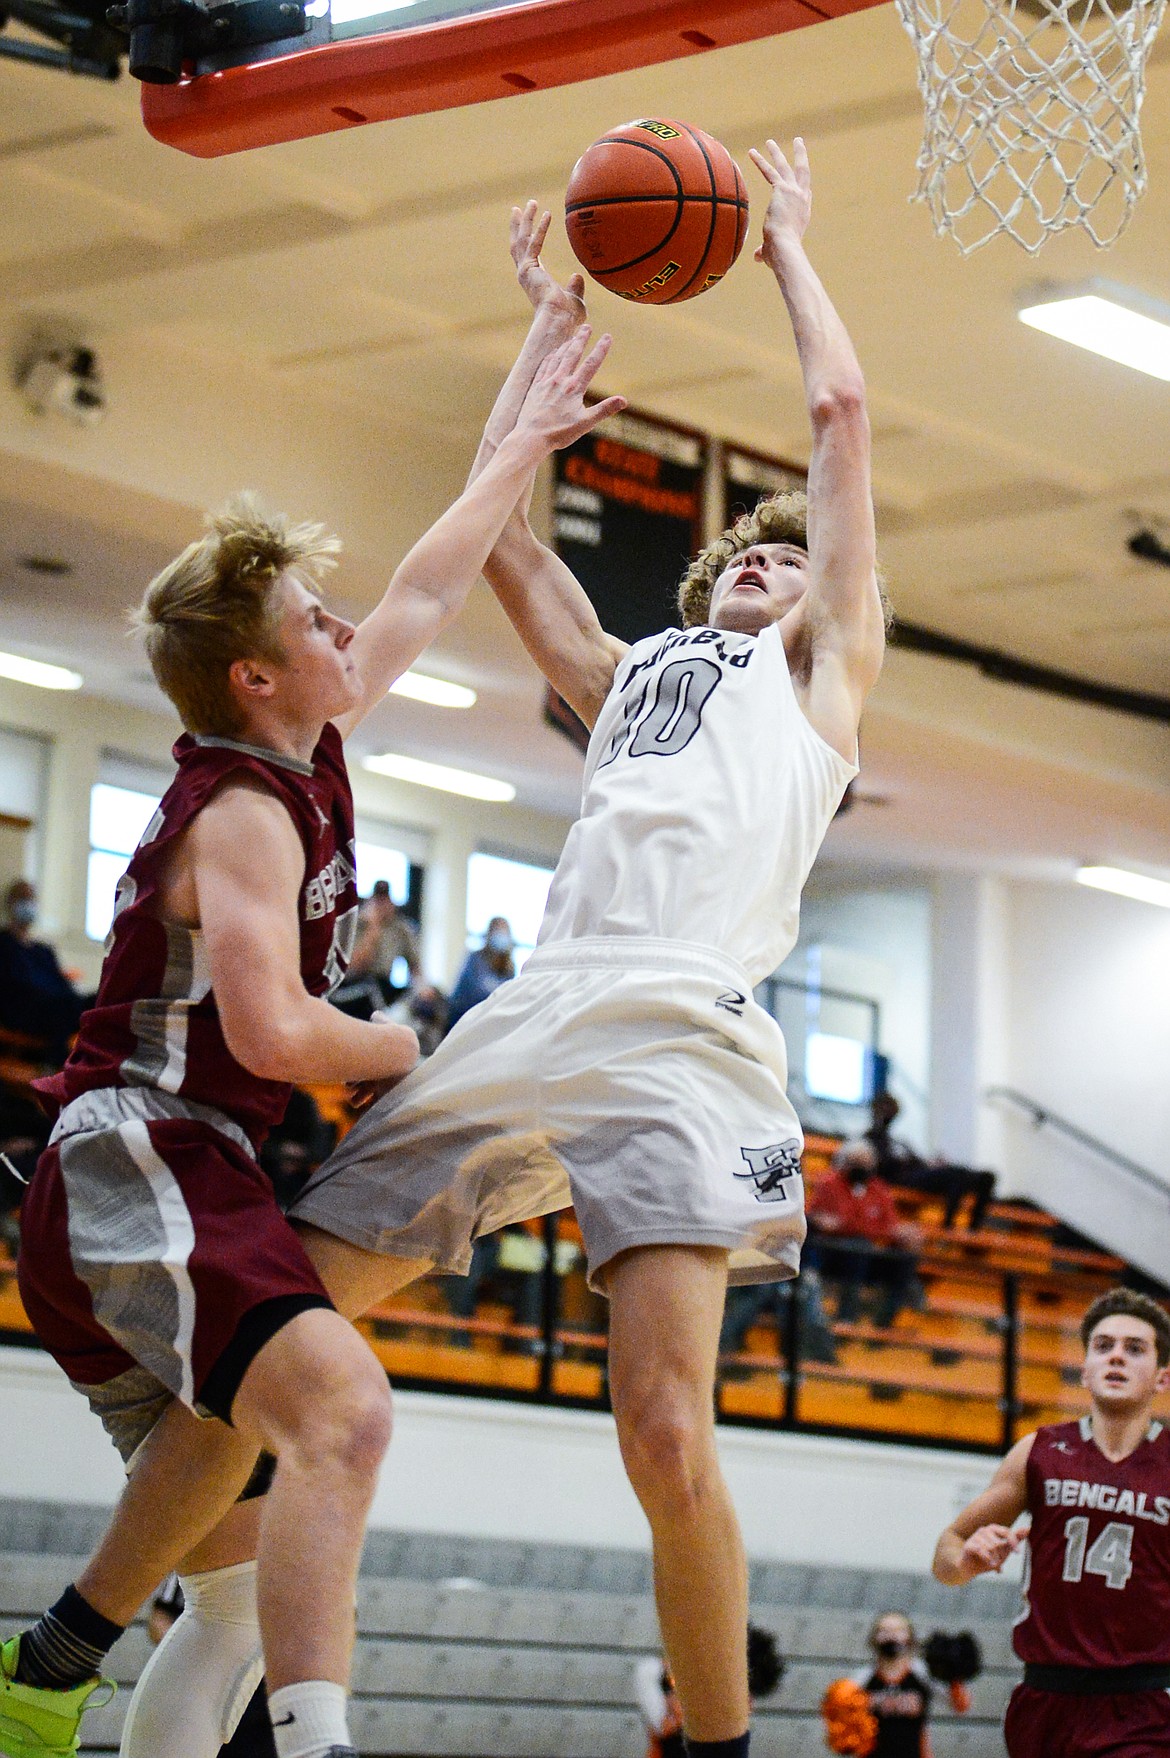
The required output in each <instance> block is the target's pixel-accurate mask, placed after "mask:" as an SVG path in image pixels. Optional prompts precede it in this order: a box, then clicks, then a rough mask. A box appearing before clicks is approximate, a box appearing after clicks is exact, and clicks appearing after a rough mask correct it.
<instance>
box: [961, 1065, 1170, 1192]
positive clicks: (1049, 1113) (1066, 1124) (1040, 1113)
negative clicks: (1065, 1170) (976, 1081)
mask: <svg viewBox="0 0 1170 1758" xmlns="http://www.w3.org/2000/svg"><path fill="white" fill-rule="evenodd" d="M983 1097H984V1098H985V1099H986V1100H988V1101H989V1102H991V1103H994V1101H995V1100H996V1099H1006V1100H1007V1102H1008V1103H1009V1104H1011V1105H1015V1106H1016V1107H1017V1108H1018V1109H1019V1110H1021V1111H1026V1112H1027V1113H1028V1115H1029V1117H1030V1118H1031V1120H1032V1125H1033V1127H1034V1128H1035V1129H1054V1130H1055V1131H1056V1132H1057V1134H1058V1135H1064V1136H1067V1137H1068V1139H1069V1140H1070V1141H1075V1142H1076V1143H1077V1145H1078V1147H1082V1148H1088V1149H1089V1151H1090V1152H1091V1153H1094V1154H1097V1155H1098V1156H1099V1157H1100V1158H1101V1159H1102V1160H1108V1161H1109V1163H1110V1165H1111V1166H1116V1167H1117V1168H1118V1169H1119V1170H1120V1171H1122V1172H1128V1173H1129V1175H1130V1177H1131V1178H1136V1179H1137V1180H1138V1182H1139V1183H1141V1184H1146V1185H1148V1186H1149V1187H1150V1189H1151V1190H1156V1191H1157V1192H1158V1194H1159V1195H1160V1196H1163V1197H1165V1198H1166V1200H1167V1201H1168V1202H1170V1186H1167V1184H1166V1182H1165V1180H1164V1179H1162V1178H1159V1177H1158V1174H1157V1173H1156V1172H1151V1171H1150V1169H1149V1167H1148V1166H1141V1165H1139V1164H1138V1162H1137V1161H1136V1160H1131V1159H1130V1158H1129V1155H1128V1154H1122V1153H1119V1152H1118V1150H1117V1149H1116V1148H1112V1147H1110V1145H1109V1143H1108V1142H1105V1141H1101V1140H1100V1138H1099V1137H1098V1136H1095V1135H1090V1134H1089V1131H1088V1130H1087V1129H1082V1128H1081V1127H1080V1125H1079V1124H1077V1123H1071V1122H1070V1121H1069V1119H1068V1118H1067V1117H1062V1116H1061V1115H1060V1113H1059V1112H1058V1111H1053V1110H1051V1109H1050V1108H1049V1106H1047V1105H1042V1104H1041V1103H1040V1101H1039V1100H1038V1099H1030V1098H1029V1097H1028V1095H1027V1093H1020V1092H1017V1091H1016V1089H1015V1087H1000V1086H994V1087H986V1088H985V1089H984V1093H983Z"/></svg>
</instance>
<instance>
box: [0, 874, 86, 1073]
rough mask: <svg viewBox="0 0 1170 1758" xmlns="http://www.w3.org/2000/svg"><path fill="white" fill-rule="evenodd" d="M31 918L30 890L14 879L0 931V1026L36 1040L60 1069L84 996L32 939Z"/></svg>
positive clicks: (33, 908) (33, 907)
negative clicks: (59, 1065)
mask: <svg viewBox="0 0 1170 1758" xmlns="http://www.w3.org/2000/svg"><path fill="white" fill-rule="evenodd" d="M36 919H37V893H36V887H35V886H34V885H32V884H30V883H29V881H28V880H27V879H14V880H13V882H12V884H11V885H10V886H9V887H8V890H7V892H6V893H5V898H4V926H3V927H2V928H0V1025H2V1026H6V1027H7V1028H8V1030H9V1031H11V1032H21V1033H23V1034H24V1035H25V1036H26V1037H30V1038H37V1039H39V1040H40V1042H41V1043H42V1044H43V1045H44V1046H45V1056H46V1059H47V1060H49V1061H52V1062H55V1063H57V1064H60V1063H62V1062H64V1060H65V1058H66V1056H67V1055H68V1054H69V1040H70V1039H71V1038H72V1036H73V1034H74V1033H75V1032H76V1030H77V1026H78V1022H79V1021H80V1019H81V1015H82V1011H83V1009H84V1008H85V1007H86V1006H87V1005H88V1001H89V997H87V996H83V995H79V994H78V992H77V990H76V989H75V988H74V987H73V984H72V983H71V982H70V981H69V978H68V977H67V976H66V975H65V972H64V971H63V970H62V969H61V966H60V964H59V963H58V962H57V954H56V953H55V952H54V951H53V948H52V947H51V946H50V945H48V943H47V942H46V941H44V940H34V939H33V923H34V922H35V921H36Z"/></svg>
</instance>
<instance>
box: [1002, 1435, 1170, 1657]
mask: <svg viewBox="0 0 1170 1758" xmlns="http://www.w3.org/2000/svg"><path fill="white" fill-rule="evenodd" d="M1028 1508H1029V1510H1030V1512H1031V1515H1032V1530H1031V1533H1030V1535H1029V1539H1028V1559H1027V1572H1026V1576H1025V1580H1024V1609H1023V1612H1022V1614H1021V1616H1020V1618H1019V1619H1018V1620H1017V1623H1016V1628H1015V1636H1014V1646H1015V1650H1016V1653H1017V1654H1018V1655H1019V1657H1020V1659H1021V1660H1024V1661H1032V1662H1036V1663H1039V1664H1040V1665H1042V1666H1077V1667H1098V1668H1099V1667H1115V1666H1142V1665H1152V1664H1158V1663H1170V1432H1168V1431H1167V1430H1166V1429H1164V1428H1163V1426H1162V1424H1161V1423H1160V1422H1152V1423H1151V1424H1150V1428H1149V1433H1148V1434H1147V1436H1146V1438H1145V1440H1143V1441H1142V1442H1141V1444H1140V1446H1138V1447H1137V1448H1135V1450H1134V1451H1133V1452H1132V1453H1131V1454H1130V1455H1129V1457H1128V1458H1127V1459H1122V1460H1120V1461H1118V1462H1117V1463H1116V1464H1114V1463H1113V1462H1112V1461H1111V1460H1109V1459H1107V1458H1106V1457H1105V1455H1104V1453H1102V1451H1101V1450H1100V1448H1099V1447H1098V1446H1097V1443H1096V1441H1094V1439H1093V1431H1092V1427H1091V1425H1090V1422H1089V1418H1088V1417H1087V1416H1084V1417H1082V1418H1081V1420H1080V1421H1079V1422H1060V1423H1056V1424H1054V1425H1053V1426H1052V1427H1050V1428H1041V1429H1038V1430H1037V1433H1036V1439H1035V1441H1034V1442H1033V1443H1032V1451H1031V1453H1030V1455H1029V1458H1028Z"/></svg>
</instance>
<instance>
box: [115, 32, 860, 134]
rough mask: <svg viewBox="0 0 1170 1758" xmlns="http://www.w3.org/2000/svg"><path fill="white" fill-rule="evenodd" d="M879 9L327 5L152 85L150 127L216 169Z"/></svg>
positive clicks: (147, 102)
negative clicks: (316, 139) (241, 156)
mask: <svg viewBox="0 0 1170 1758" xmlns="http://www.w3.org/2000/svg"><path fill="white" fill-rule="evenodd" d="M878 3H879V0H816V3H815V4H813V3H812V0H511V3H510V4H507V5H501V4H499V0H332V11H330V8H329V0H310V4H309V5H308V6H307V7H306V8H305V11H306V12H307V13H308V16H307V17H305V18H302V15H301V7H300V6H290V7H289V9H288V11H289V14H290V17H291V16H292V14H294V13H295V14H296V15H297V34H296V35H290V36H288V37H284V38H281V39H279V40H278V41H276V42H271V43H266V44H264V46H263V47H262V48H259V49H258V48H255V47H253V48H247V49H240V50H236V51H234V52H233V51H228V52H225V53H222V54H218V55H216V54H210V55H207V56H205V57H203V58H201V59H199V60H197V61H195V62H194V63H187V64H186V65H185V66H184V70H183V77H182V78H181V79H180V80H179V81H178V82H177V83H176V84H174V85H146V86H144V87H143V92H142V110H143V118H144V120H145V122H146V126H147V128H148V130H149V131H150V133H151V134H152V135H154V137H155V139H156V140H160V141H164V142H166V143H167V144H168V145H171V146H175V147H179V148H180V149H181V150H182V151H184V152H188V153H193V154H195V155H196V156H197V157H201V158H217V157H219V156H220V155H221V154H224V153H233V152H241V151H243V150H245V149H246V148H249V147H257V146H268V145H272V144H274V143H275V142H278V141H287V140H300V139H303V138H305V137H306V136H309V135H315V134H326V133H329V132H330V131H332V130H337V129H342V128H353V127H357V126H360V125H361V124H362V123H365V122H383V121H387V120H389V119H390V118H392V117H396V116H411V115H418V114H420V113H422V112H425V111H433V110H445V109H454V108H456V107H458V106H460V105H463V104H478V103H483V102H486V101H487V100H489V99H492V98H502V97H509V96H512V97H514V96H516V95H517V94H519V93H523V92H529V91H536V90H540V89H546V88H549V87H553V86H558V85H569V84H573V83H575V82H577V81H579V80H585V79H593V78H597V77H599V76H600V75H603V74H607V73H620V72H624V71H628V70H629V69H632V68H636V67H647V66H650V65H652V64H653V63H656V62H662V61H670V60H674V59H676V58H678V57H681V56H684V55H699V54H702V53H704V52H705V51H706V50H709V49H716V48H725V47H730V46H731V45H733V44H737V43H746V42H752V41H754V40H756V39H758V38H761V37H769V36H777V35H779V34H781V33H782V32H784V31H789V30H799V29H800V28H802V27H803V26H805V25H811V24H821V23H823V22H824V21H825V20H826V19H828V18H832V17H835V16H837V15H838V14H841V13H847V12H854V11H860V10H862V9H863V8H865V7H867V6H870V5H874V4H878ZM366 6H368V7H369V8H370V9H371V10H369V11H368V12H367V11H365V10H364V8H365V7H366ZM375 8H376V9H377V10H375ZM302 26H305V27H307V28H302Z"/></svg>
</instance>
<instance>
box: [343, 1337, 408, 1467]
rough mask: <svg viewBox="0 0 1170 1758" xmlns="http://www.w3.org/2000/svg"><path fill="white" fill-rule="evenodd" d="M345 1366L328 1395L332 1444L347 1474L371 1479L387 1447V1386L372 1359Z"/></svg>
mask: <svg viewBox="0 0 1170 1758" xmlns="http://www.w3.org/2000/svg"><path fill="white" fill-rule="evenodd" d="M347 1365H348V1372H346V1373H344V1374H342V1375H341V1376H339V1383H338V1384H336V1385H335V1386H334V1388H333V1390H332V1392H331V1394H330V1410H329V1413H328V1414H329V1423H330V1429H331V1431H332V1435H333V1445H334V1449H335V1450H336V1452H337V1453H338V1454H339V1456H340V1459H341V1462H342V1463H343V1465H344V1466H345V1468H346V1470H347V1471H350V1472H353V1473H356V1474H357V1475H359V1476H372V1475H373V1474H375V1473H376V1472H377V1470H378V1467H379V1466H380V1465H381V1463H382V1459H383V1457H384V1456H385V1453H386V1449H387V1447H388V1446H389V1445H390V1435H391V1429H392V1426H393V1412H392V1407H391V1402H390V1383H389V1381H388V1380H387V1378H386V1375H385V1374H384V1373H383V1372H382V1370H381V1368H380V1367H379V1366H378V1364H377V1362H376V1361H375V1360H374V1359H373V1357H372V1356H371V1357H370V1359H369V1361H368V1363H367V1362H363V1361H355V1362H353V1363H351V1364H347Z"/></svg>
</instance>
